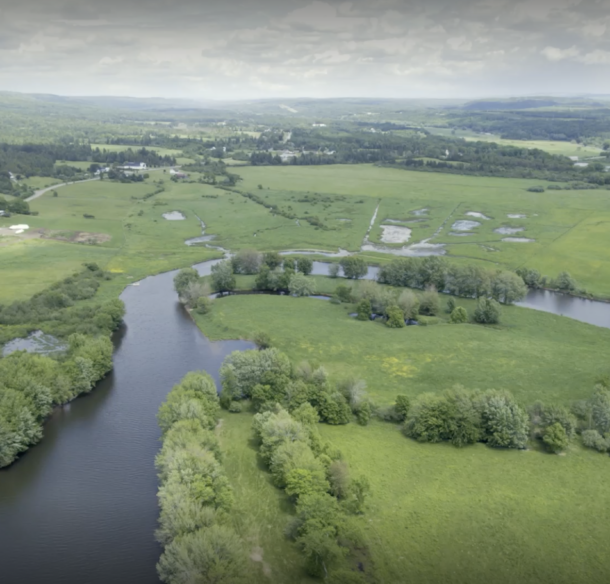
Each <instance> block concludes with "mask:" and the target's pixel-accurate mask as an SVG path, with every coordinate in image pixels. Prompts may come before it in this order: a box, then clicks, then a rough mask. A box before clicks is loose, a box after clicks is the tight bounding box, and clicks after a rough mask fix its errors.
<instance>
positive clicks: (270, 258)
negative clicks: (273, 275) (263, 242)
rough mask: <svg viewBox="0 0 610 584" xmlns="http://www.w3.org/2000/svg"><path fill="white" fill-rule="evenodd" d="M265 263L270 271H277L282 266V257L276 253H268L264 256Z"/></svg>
mask: <svg viewBox="0 0 610 584" xmlns="http://www.w3.org/2000/svg"><path fill="white" fill-rule="evenodd" d="M263 263H264V264H265V265H266V266H268V267H269V269H270V270H275V269H276V268H279V267H280V266H281V265H282V256H281V255H280V254H279V253H277V252H276V251H268V252H267V253H266V254H264V255H263Z"/></svg>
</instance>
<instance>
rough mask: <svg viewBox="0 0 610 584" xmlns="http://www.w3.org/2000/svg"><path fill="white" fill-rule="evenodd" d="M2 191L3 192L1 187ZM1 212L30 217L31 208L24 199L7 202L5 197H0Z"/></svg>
mask: <svg viewBox="0 0 610 584" xmlns="http://www.w3.org/2000/svg"><path fill="white" fill-rule="evenodd" d="M0 191H2V187H1V186H0ZM4 192H10V191H4ZM0 211H8V212H9V213H15V215H29V214H30V206H29V205H28V203H27V202H26V201H24V200H23V199H9V200H8V201H7V200H6V199H5V198H4V197H2V196H0Z"/></svg>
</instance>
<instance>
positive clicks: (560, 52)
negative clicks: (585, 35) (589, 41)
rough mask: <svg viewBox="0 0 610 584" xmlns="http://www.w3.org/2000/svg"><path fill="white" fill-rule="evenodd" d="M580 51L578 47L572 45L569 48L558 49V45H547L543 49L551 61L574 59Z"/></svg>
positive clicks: (543, 52)
mask: <svg viewBox="0 0 610 584" xmlns="http://www.w3.org/2000/svg"><path fill="white" fill-rule="evenodd" d="M579 53H580V51H579V50H578V49H577V48H576V47H570V48H569V49H558V48H557V47H546V48H544V49H543V50H542V54H543V55H544V56H545V57H546V58H547V59H548V60H549V61H564V60H565V59H572V58H573V57H577V56H578V54H579Z"/></svg>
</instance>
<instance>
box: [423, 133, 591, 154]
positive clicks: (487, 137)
mask: <svg viewBox="0 0 610 584" xmlns="http://www.w3.org/2000/svg"><path fill="white" fill-rule="evenodd" d="M427 129H428V130H430V131H431V132H432V133H433V134H438V135H441V136H454V137H456V138H463V139H464V140H469V141H471V142H476V141H480V142H495V143H496V144H500V145H501V146H515V147H516V148H537V149H539V150H544V151H545V152H548V153H549V154H555V155H557V156H578V157H579V158H588V157H590V156H599V153H600V148H597V147H595V146H586V145H584V144H577V143H575V142H565V141H560V140H507V139H504V138H500V136H496V135H493V134H476V133H474V132H469V131H465V130H458V129H456V130H455V132H454V131H453V129H452V128H432V127H428V128H427Z"/></svg>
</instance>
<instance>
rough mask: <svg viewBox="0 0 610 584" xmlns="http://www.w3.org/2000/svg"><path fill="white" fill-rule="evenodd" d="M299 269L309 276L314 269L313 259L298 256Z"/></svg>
mask: <svg viewBox="0 0 610 584" xmlns="http://www.w3.org/2000/svg"><path fill="white" fill-rule="evenodd" d="M297 270H298V271H299V272H301V273H302V274H304V275H305V276H309V274H311V272H312V270H313V261H312V259H311V258H308V257H299V258H297Z"/></svg>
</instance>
